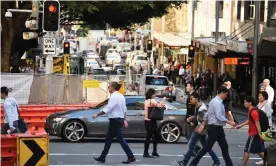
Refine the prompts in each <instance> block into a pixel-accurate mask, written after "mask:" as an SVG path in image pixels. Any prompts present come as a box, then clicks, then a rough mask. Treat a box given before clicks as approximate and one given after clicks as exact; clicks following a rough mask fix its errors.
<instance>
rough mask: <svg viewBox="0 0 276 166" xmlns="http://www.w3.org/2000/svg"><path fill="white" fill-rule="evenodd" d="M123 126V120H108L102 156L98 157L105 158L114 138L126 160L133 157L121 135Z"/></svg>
mask: <svg viewBox="0 0 276 166" xmlns="http://www.w3.org/2000/svg"><path fill="white" fill-rule="evenodd" d="M123 125H124V119H123V118H113V119H109V127H108V132H107V136H106V138H105V144H104V150H103V151H102V154H101V156H100V157H102V158H105V157H106V156H107V154H108V151H109V149H110V147H111V144H112V141H113V139H114V137H116V138H117V139H118V142H119V143H120V144H121V146H122V148H123V150H124V151H125V153H126V154H127V156H128V158H133V157H134V156H133V153H132V151H131V149H130V148H129V146H128V144H127V142H126V140H125V139H124V137H123V134H122V127H123Z"/></svg>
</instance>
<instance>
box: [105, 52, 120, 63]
mask: <svg viewBox="0 0 276 166" xmlns="http://www.w3.org/2000/svg"><path fill="white" fill-rule="evenodd" d="M121 61H122V59H121V56H120V54H119V53H110V54H107V55H106V65H107V66H112V65H113V64H120V63H121Z"/></svg>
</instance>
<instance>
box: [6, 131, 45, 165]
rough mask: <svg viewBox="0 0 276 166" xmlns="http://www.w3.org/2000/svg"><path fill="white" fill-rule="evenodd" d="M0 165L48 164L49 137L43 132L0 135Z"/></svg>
mask: <svg viewBox="0 0 276 166" xmlns="http://www.w3.org/2000/svg"><path fill="white" fill-rule="evenodd" d="M1 165H3V166H14V165H17V166H37V165H39V166H47V165H49V138H48V134H47V133H45V132H40V133H38V132H31V133H26V134H4V135H1Z"/></svg>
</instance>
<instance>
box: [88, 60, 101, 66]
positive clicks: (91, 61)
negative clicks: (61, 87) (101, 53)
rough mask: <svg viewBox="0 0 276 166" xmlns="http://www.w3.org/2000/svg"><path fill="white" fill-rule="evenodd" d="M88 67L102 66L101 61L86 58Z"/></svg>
mask: <svg viewBox="0 0 276 166" xmlns="http://www.w3.org/2000/svg"><path fill="white" fill-rule="evenodd" d="M86 63H87V67H92V68H100V65H99V62H98V61H97V60H95V59H86Z"/></svg>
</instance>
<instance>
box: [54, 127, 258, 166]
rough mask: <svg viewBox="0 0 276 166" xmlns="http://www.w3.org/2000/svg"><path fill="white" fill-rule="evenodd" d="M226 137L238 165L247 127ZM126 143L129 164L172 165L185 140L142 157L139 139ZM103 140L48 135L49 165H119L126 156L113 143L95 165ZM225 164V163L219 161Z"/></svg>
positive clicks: (204, 165)
mask: <svg viewBox="0 0 276 166" xmlns="http://www.w3.org/2000/svg"><path fill="white" fill-rule="evenodd" d="M226 137H227V140H228V144H229V151H230V155H231V158H232V160H233V162H234V165H235V166H239V165H240V164H241V159H242V155H243V149H244V145H245V141H246V139H247V129H241V130H235V129H226ZM128 142H129V145H130V147H131V149H132V151H133V153H134V154H135V156H136V159H137V162H136V163H133V164H132V165H133V166H147V165H150V166H154V165H156V166H157V165H160V166H166V165H172V166H173V165H176V164H174V161H175V160H181V159H182V157H183V153H185V151H186V150H187V143H186V141H185V139H184V138H183V139H181V140H180V141H179V142H178V143H175V144H164V143H160V144H159V145H158V150H159V154H160V158H153V159H144V158H143V157H142V153H143V147H144V145H143V140H140V139H139V140H128ZM103 146H104V139H85V140H83V141H82V142H80V143H67V142H63V141H62V140H61V139H59V138H55V137H52V138H51V141H50V165H60V166H62V165H64V166H65V165H79V166H81V165H93V166H97V165H112V166H116V165H120V163H121V161H123V160H125V159H126V155H125V154H124V152H123V150H122V148H121V146H120V145H119V144H118V143H117V142H116V143H114V144H113V145H112V147H111V149H110V153H109V156H108V157H107V159H106V163H105V164H98V163H96V162H95V161H94V160H93V157H96V156H99V155H100V153H101V151H102V150H103ZM214 150H215V151H216V152H217V154H218V156H219V157H220V159H221V161H222V163H224V161H223V159H222V155H221V151H220V149H219V147H218V145H217V144H216V145H215V146H214ZM256 161H259V157H258V156H256V155H252V156H251V158H250V160H249V163H248V166H250V165H254V163H255V162H256ZM212 164H213V161H212V160H211V158H210V157H209V156H208V155H206V156H205V157H204V158H203V159H202V160H201V162H200V164H199V165H198V166H211V165H212ZM223 165H225V164H223Z"/></svg>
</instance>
